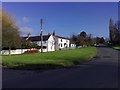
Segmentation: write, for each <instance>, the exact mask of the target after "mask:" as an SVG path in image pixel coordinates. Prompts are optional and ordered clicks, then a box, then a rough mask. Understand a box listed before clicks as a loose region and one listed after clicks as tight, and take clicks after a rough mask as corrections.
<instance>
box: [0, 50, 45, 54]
mask: <svg viewBox="0 0 120 90" xmlns="http://www.w3.org/2000/svg"><path fill="white" fill-rule="evenodd" d="M27 50H36V49H16V50H10V53H11V54H23V53H24V52H25V51H27ZM39 51H40V52H41V49H39ZM43 52H47V49H43ZM0 54H1V55H9V50H2V51H0Z"/></svg>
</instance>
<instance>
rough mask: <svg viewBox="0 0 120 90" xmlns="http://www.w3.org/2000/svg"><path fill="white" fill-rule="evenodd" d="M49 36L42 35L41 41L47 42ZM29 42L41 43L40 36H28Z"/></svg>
mask: <svg viewBox="0 0 120 90" xmlns="http://www.w3.org/2000/svg"><path fill="white" fill-rule="evenodd" d="M49 37H50V35H44V36H43V41H47V40H48V39H49ZM23 38H27V37H23ZM28 40H30V41H41V38H40V36H30V37H29V39H28Z"/></svg>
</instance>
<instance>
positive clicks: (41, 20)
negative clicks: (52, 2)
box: [40, 18, 43, 53]
mask: <svg viewBox="0 0 120 90" xmlns="http://www.w3.org/2000/svg"><path fill="white" fill-rule="evenodd" d="M40 25H41V28H40V40H41V53H42V52H43V45H42V42H43V35H42V32H43V30H42V25H43V19H42V18H41V19H40Z"/></svg>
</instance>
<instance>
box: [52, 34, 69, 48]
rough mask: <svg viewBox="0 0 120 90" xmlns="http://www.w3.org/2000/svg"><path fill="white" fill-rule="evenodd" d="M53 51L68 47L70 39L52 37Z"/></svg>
mask: <svg viewBox="0 0 120 90" xmlns="http://www.w3.org/2000/svg"><path fill="white" fill-rule="evenodd" d="M54 39H55V50H61V49H65V48H69V47H70V39H68V38H65V37H61V36H57V35H54Z"/></svg>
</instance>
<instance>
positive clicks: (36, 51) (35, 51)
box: [24, 50, 39, 54]
mask: <svg viewBox="0 0 120 90" xmlns="http://www.w3.org/2000/svg"><path fill="white" fill-rule="evenodd" d="M38 52H39V50H27V51H25V52H24V53H27V54H29V53H38Z"/></svg>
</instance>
